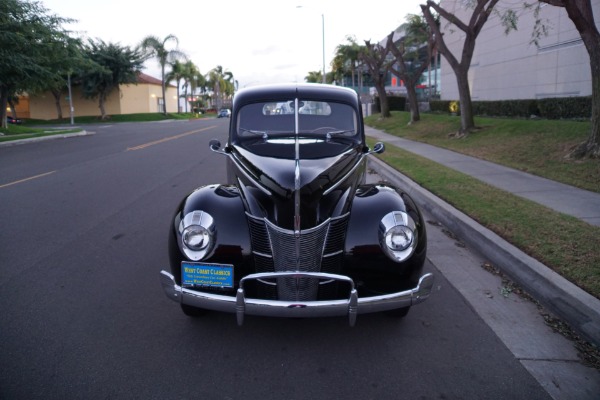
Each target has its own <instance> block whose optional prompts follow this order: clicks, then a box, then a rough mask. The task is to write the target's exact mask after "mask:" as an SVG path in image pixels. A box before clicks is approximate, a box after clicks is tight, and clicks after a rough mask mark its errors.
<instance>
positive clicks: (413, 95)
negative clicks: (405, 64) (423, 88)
mask: <svg viewBox="0 0 600 400" xmlns="http://www.w3.org/2000/svg"><path fill="white" fill-rule="evenodd" d="M406 96H407V97H408V104H409V107H410V122H409V124H412V123H415V122H417V121H420V120H421V113H420V112H419V99H418V98H417V89H416V88H415V84H414V83H413V82H410V83H409V84H408V85H406Z"/></svg>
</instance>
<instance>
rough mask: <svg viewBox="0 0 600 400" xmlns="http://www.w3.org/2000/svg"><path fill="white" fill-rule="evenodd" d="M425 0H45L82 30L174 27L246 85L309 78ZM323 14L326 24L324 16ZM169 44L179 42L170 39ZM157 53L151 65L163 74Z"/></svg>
mask: <svg viewBox="0 0 600 400" xmlns="http://www.w3.org/2000/svg"><path fill="white" fill-rule="evenodd" d="M424 2H425V1H424V0H376V1H365V0H362V1H360V0H359V1H357V0H320V1H319V0H279V1H275V0H230V1H210V2H207V1H202V0H173V1H169V0H166V1H157V0H144V1H142V0H118V1H117V0H103V1H93V2H92V1H86V0H41V3H42V4H43V5H44V7H45V8H47V9H48V10H49V13H50V14H57V15H59V16H61V17H64V18H72V19H75V20H77V22H76V23H73V24H69V25H67V26H66V28H68V29H70V30H73V31H77V32H78V33H79V34H80V36H84V37H91V38H99V39H102V40H104V41H105V42H114V43H120V44H121V45H127V46H131V47H134V46H136V45H137V44H139V42H140V41H141V40H142V39H143V38H144V37H145V36H148V35H155V36H157V37H159V38H161V39H164V38H165V37H166V36H167V35H169V34H173V35H175V36H176V37H177V38H178V39H179V49H180V50H182V51H183V52H185V53H186V54H187V55H188V56H189V58H190V59H191V60H192V61H193V62H194V64H196V65H197V66H198V67H199V69H200V72H201V73H203V74H206V73H208V71H210V70H211V69H212V68H214V67H216V66H218V65H220V66H222V67H223V69H224V70H227V71H230V72H232V73H233V75H234V78H235V79H236V80H237V81H238V82H239V86H240V88H241V87H245V86H253V85H256V84H261V83H280V82H303V81H304V77H305V76H306V75H307V74H308V72H309V71H321V70H322V68H323V31H322V27H323V26H324V27H325V64H326V68H327V70H328V71H329V70H330V67H329V64H330V62H331V59H332V58H333V55H334V53H335V48H336V46H337V45H339V44H344V43H346V36H348V35H351V36H354V37H355V38H356V39H357V41H358V42H359V43H360V44H364V40H371V41H372V42H379V41H380V40H382V39H384V38H385V37H386V36H387V35H388V34H389V33H390V32H391V31H393V30H394V29H396V28H397V27H398V26H399V25H401V24H402V23H404V22H405V17H406V15H407V14H418V13H420V8H419V4H420V3H424ZM323 21H324V24H323ZM167 46H168V47H169V48H170V47H171V46H174V43H172V42H170V43H169V44H168V45H167ZM159 71H160V69H159V68H158V63H157V61H156V60H150V61H148V62H147V63H146V69H145V71H144V72H145V73H147V74H149V75H152V76H154V77H157V78H160V72H159Z"/></svg>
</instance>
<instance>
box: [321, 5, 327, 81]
mask: <svg viewBox="0 0 600 400" xmlns="http://www.w3.org/2000/svg"><path fill="white" fill-rule="evenodd" d="M321 27H322V31H323V83H327V80H326V79H325V14H321Z"/></svg>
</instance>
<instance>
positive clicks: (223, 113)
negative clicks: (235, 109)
mask: <svg viewBox="0 0 600 400" xmlns="http://www.w3.org/2000/svg"><path fill="white" fill-rule="evenodd" d="M230 117H231V110H230V109H229V108H222V109H220V110H219V114H218V115H217V118H230Z"/></svg>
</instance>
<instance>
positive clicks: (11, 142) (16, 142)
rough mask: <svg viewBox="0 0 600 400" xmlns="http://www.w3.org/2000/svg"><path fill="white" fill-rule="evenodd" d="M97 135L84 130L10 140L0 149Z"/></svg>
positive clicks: (1, 144)
mask: <svg viewBox="0 0 600 400" xmlns="http://www.w3.org/2000/svg"><path fill="white" fill-rule="evenodd" d="M95 133H96V132H88V131H85V130H83V131H79V132H73V133H63V134H57V135H48V136H41V137H36V138H29V139H18V140H9V141H7V142H0V147H8V146H18V145H20V144H27V143H36V142H43V141H46V140H55V139H68V138H72V137H79V136H89V135H94V134H95Z"/></svg>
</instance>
